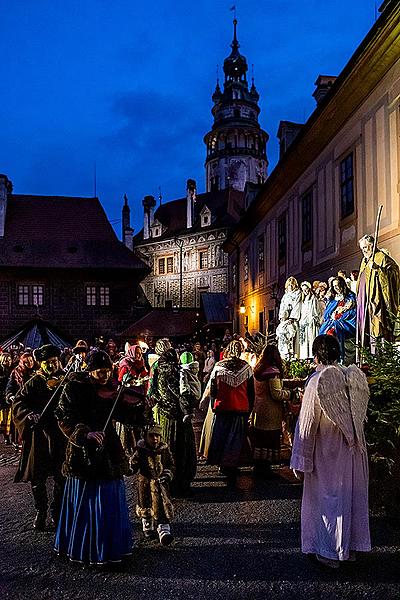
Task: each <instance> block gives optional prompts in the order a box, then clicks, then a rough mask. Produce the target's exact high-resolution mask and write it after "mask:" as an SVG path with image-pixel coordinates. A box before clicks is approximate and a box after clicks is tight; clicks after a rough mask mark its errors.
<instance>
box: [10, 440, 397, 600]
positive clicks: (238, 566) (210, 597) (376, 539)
mask: <svg viewBox="0 0 400 600" xmlns="http://www.w3.org/2000/svg"><path fill="white" fill-rule="evenodd" d="M0 454H1V456H2V462H1V463H0V527H1V528H0V594H1V596H0V598H1V600H4V599H10V600H55V599H62V600H66V599H71V600H81V599H83V598H85V599H92V598H93V599H99V600H103V599H104V600H106V599H110V600H111V599H113V600H119V599H121V600H122V599H124V600H125V599H129V600H136V599H139V598H140V599H141V600H142V599H146V600H152V599H157V600H164V599H178V600H179V599H181V598H182V599H183V598H184V599H186V600H189V599H191V598H196V600H201V598H202V597H204V598H205V599H206V600H214V599H215V600H216V599H226V600H268V599H270V598H285V600H288V599H289V598H297V599H302V598H307V599H310V598H311V599H313V598H324V600H325V599H327V600H330V599H335V598H337V599H347V598H352V599H353V598H354V599H358V598H368V599H385V600H389V599H396V600H399V599H400V542H399V540H400V531H399V528H398V525H397V526H393V525H392V524H391V523H390V522H389V521H388V520H387V519H385V518H384V517H382V515H380V514H379V512H375V513H373V514H372V516H371V528H372V535H373V544H374V550H373V552H372V553H370V554H365V555H362V556H360V557H359V559H358V562H356V563H351V564H350V563H349V564H345V565H342V567H341V568H340V570H339V571H326V570H324V569H323V568H322V567H319V566H317V565H315V564H314V563H313V562H311V561H310V560H309V559H308V558H307V557H305V556H303V555H302V554H301V552H300V549H299V544H300V539H299V516H300V497H301V486H299V485H293V484H292V483H291V479H290V476H288V471H287V470H286V471H285V470H283V471H282V474H283V475H284V476H285V477H286V478H282V479H281V480H280V481H278V482H273V483H271V482H258V481H254V479H253V478H252V476H251V473H250V471H249V470H244V471H243V472H242V473H241V476H240V478H239V481H238V485H237V488H236V489H234V490H228V489H227V488H226V484H225V481H224V479H223V478H221V477H219V476H218V474H217V470H216V469H215V468H213V467H207V466H206V465H204V464H200V466H199V471H198V477H197V479H196V482H195V484H194V496H193V498H192V499H190V500H177V501H176V513H177V516H176V520H175V522H174V524H173V533H174V535H175V538H176V539H175V542H174V543H173V545H172V546H171V547H169V548H163V547H160V546H159V545H158V544H157V543H156V542H144V541H143V540H142V538H141V535H140V531H139V528H138V525H137V523H136V524H135V553H134V557H133V559H132V561H131V562H129V563H128V564H126V565H124V567H123V568H121V569H120V570H119V571H116V572H110V571H98V570H93V569H89V568H82V567H77V566H74V565H72V564H70V563H68V562H67V561H63V560H61V559H59V558H57V557H56V556H54V555H53V551H52V544H53V537H54V533H52V532H45V533H36V532H34V531H33V530H32V527H31V522H32V518H33V514H34V512H33V506H32V502H31V497H30V490H29V486H28V485H26V484H14V483H12V479H13V476H14V473H15V466H13V465H12V464H9V463H10V462H11V463H13V462H15V455H14V452H13V451H12V449H9V448H5V447H4V446H1V445H0ZM7 457H9V458H7ZM7 463H8V464H7ZM126 482H127V489H128V499H129V504H130V508H131V514H132V515H133V514H134V510H133V509H134V502H135V498H134V485H133V483H134V480H133V479H132V478H128V479H127V480H126Z"/></svg>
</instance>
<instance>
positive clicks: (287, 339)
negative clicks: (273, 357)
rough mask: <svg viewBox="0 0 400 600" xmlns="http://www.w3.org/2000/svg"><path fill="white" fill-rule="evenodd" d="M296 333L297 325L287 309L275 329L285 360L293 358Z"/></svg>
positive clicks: (280, 350) (279, 348)
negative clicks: (290, 317)
mask: <svg viewBox="0 0 400 600" xmlns="http://www.w3.org/2000/svg"><path fill="white" fill-rule="evenodd" d="M296 335H297V327H296V325H295V324H294V323H293V320H292V319H289V311H288V310H285V311H283V313H282V314H281V320H280V321H279V325H278V326H277V328H276V331H275V336H276V340H277V342H278V350H279V353H280V355H281V357H282V358H283V359H284V360H291V359H293V357H294V354H295V352H294V344H295V340H296Z"/></svg>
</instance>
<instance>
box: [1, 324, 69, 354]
mask: <svg viewBox="0 0 400 600" xmlns="http://www.w3.org/2000/svg"><path fill="white" fill-rule="evenodd" d="M43 344H54V345H55V346H58V347H59V348H61V349H63V348H65V347H66V346H70V345H71V343H70V341H68V339H67V338H66V337H64V336H63V334H60V333H59V332H58V331H57V329H56V328H55V327H54V326H53V325H52V324H51V323H48V322H47V321H43V320H42V319H38V318H36V319H33V320H31V321H28V322H27V323H25V324H24V325H22V326H21V327H20V329H18V330H17V331H15V332H14V333H12V334H11V335H10V336H9V337H7V338H6V339H5V340H2V341H0V348H2V349H3V350H10V349H11V348H12V347H13V346H19V345H21V346H22V345H23V346H24V347H25V348H39V347H40V346H43Z"/></svg>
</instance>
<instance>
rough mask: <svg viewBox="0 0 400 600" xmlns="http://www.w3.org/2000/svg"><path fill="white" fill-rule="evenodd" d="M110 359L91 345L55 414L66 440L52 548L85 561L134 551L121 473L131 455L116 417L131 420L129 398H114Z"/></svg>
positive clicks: (109, 558) (100, 561) (106, 559)
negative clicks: (84, 364)
mask: <svg viewBox="0 0 400 600" xmlns="http://www.w3.org/2000/svg"><path fill="white" fill-rule="evenodd" d="M111 375H112V362H111V360H110V357H109V356H108V354H107V353H106V352H105V351H104V350H93V351H92V352H91V353H90V354H89V355H88V358H87V370H86V372H84V373H77V374H76V375H75V376H74V378H72V379H71V380H70V381H68V383H67V384H66V385H65V387H64V390H63V392H62V394H61V398H60V401H59V404H58V406H57V408H56V411H55V414H56V417H57V419H58V422H59V427H60V429H61V430H62V432H63V433H64V435H65V436H66V439H67V441H68V445H67V451H66V455H65V460H64V463H63V466H62V472H63V475H64V476H65V477H66V485H65V493H64V498H63V502H62V507H61V514H60V519H59V523H58V528H57V532H56V539H55V551H56V552H57V553H58V554H59V555H62V556H67V557H68V558H69V559H70V560H71V561H74V562H80V563H84V564H95V565H99V564H107V563H110V562H120V561H121V560H122V559H123V558H124V557H126V556H130V555H131V553H132V532H131V525H130V522H129V515H128V506H127V502H126V497H125V483H124V479H123V477H124V475H129V474H130V473H131V471H130V468H129V459H128V456H127V455H126V453H125V451H124V449H123V447H122V445H121V441H120V439H119V437H118V434H117V432H116V431H115V427H114V419H115V420H118V421H119V422H121V423H129V422H130V419H131V416H132V414H131V412H130V406H129V403H125V402H124V401H123V396H122V394H121V396H119V399H118V402H117V404H116V406H115V408H114V411H112V409H113V407H114V403H115V401H116V398H117V393H118V392H117V388H116V385H115V383H114V381H113V380H112V378H111Z"/></svg>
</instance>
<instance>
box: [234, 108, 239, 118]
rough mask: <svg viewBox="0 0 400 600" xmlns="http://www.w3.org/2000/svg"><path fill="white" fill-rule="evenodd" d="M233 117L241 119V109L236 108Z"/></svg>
mask: <svg viewBox="0 0 400 600" xmlns="http://www.w3.org/2000/svg"><path fill="white" fill-rule="evenodd" d="M233 116H234V117H240V109H239V108H235V109H234V111H233Z"/></svg>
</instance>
